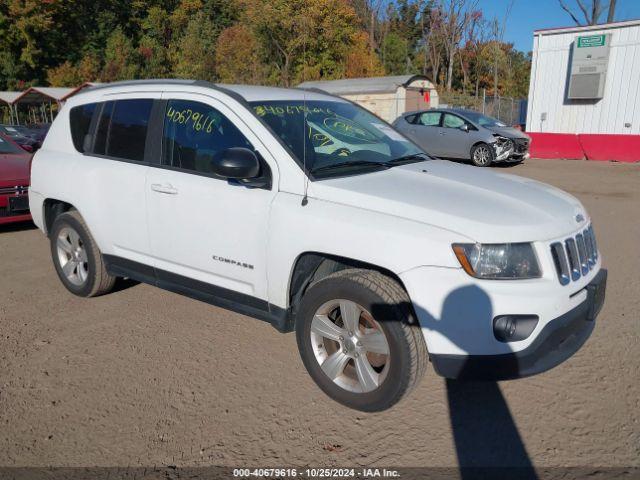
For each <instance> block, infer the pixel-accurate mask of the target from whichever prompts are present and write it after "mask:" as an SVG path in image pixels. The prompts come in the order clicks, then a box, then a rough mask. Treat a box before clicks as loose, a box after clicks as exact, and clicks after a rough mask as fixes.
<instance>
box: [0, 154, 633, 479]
mask: <svg viewBox="0 0 640 480" xmlns="http://www.w3.org/2000/svg"><path fill="white" fill-rule="evenodd" d="M497 170H499V171H501V172H505V173H513V174H517V175H523V176H528V177H532V178H535V179H539V180H542V181H545V182H548V183H551V184H553V185H556V186H558V187H560V188H562V189H565V190H567V191H569V192H570V193H572V194H574V195H576V196H577V197H578V198H580V199H581V200H582V202H583V203H584V204H585V206H586V207H587V209H588V210H589V212H590V213H591V214H592V217H593V219H594V224H595V228H596V234H597V237H598V241H599V244H600V248H601V250H602V252H603V256H604V262H605V266H606V267H607V268H608V269H609V282H608V292H607V302H606V305H605V308H604V310H603V312H602V313H601V316H600V317H599V319H598V324H597V326H596V330H595V331H594V334H593V335H592V337H591V339H590V340H589V341H588V343H587V344H586V345H585V347H584V348H583V349H582V350H581V351H580V352H578V354H577V355H576V356H574V357H573V358H572V359H571V360H569V361H568V362H566V363H565V364H563V365H561V366H559V367H557V368H556V369H554V370H552V371H550V372H547V373H545V374H542V375H539V376H536V377H532V378H529V379H523V380H517V381H512V382H501V383H499V384H495V383H484V384H478V383H468V384H462V383H457V382H445V381H444V380H443V379H442V378H440V377H438V376H436V375H435V373H434V372H433V370H430V371H429V372H428V374H427V376H426V377H425V379H424V380H423V382H422V383H421V384H420V386H419V387H418V388H417V389H416V390H415V391H414V392H413V394H412V396H411V397H410V398H409V399H408V400H406V401H404V402H403V403H400V404H399V405H397V406H396V407H395V408H394V409H392V410H390V411H387V412H384V413H379V414H363V413H359V412H355V411H352V410H349V409H346V408H344V407H342V406H340V405H338V404H337V403H334V402H332V401H331V400H329V399H328V398H327V397H325V396H324V395H323V394H322V392H321V391H320V390H319V389H318V388H317V387H316V386H315V385H314V384H313V383H312V381H311V379H310V378H309V376H308V375H307V373H306V371H305V370H304V368H303V366H302V363H301V361H300V359H299V357H298V352H297V348H296V344H295V338H294V335H293V334H287V335H281V334H279V333H277V332H276V330H275V329H273V328H272V327H271V326H269V325H267V324H265V323H262V322H259V321H256V320H252V319H249V318H246V317H243V316H242V315H238V314H234V313H229V312H227V311H224V310H221V309H218V308H215V307H211V306H208V305H206V304H203V303H199V302H197V301H194V300H190V299H187V298H183V297H180V296H178V295H174V294H172V293H168V292H164V291H161V290H159V289H156V288H153V287H150V286H146V285H133V286H132V285H125V286H124V287H128V288H122V289H121V290H120V291H118V292H116V293H113V294H110V295H107V296H104V297H101V298H97V299H90V300H84V299H80V298H76V297H73V296H71V295H70V294H68V293H67V291H66V290H65V289H64V288H63V286H62V285H61V283H60V282H59V281H58V279H57V277H56V274H55V272H54V269H53V266H52V264H51V260H50V257H49V249H48V248H49V247H48V242H47V240H46V239H45V237H44V236H43V235H42V234H41V233H40V232H39V231H38V230H35V229H34V228H33V226H30V225H22V226H19V227H6V226H5V227H0V255H1V256H0V292H2V293H1V294H0V295H1V296H0V465H4V466H45V465H56V466H81V465H84V466H126V465H129V466H136V465H146V466H149V465H178V466H181V465H182V466H187V465H189V466H204V465H222V466H232V467H245V466H303V465H313V466H324V465H326V466H332V465H335V466H364V465H367V466H368V465H374V466H380V467H384V466H396V467H402V466H453V467H455V466H458V465H466V466H469V465H471V466H488V465H491V466H505V465H519V466H527V465H531V464H533V465H535V466H539V467H553V466H596V467H608V466H636V467H638V466H640V424H639V421H640V404H639V403H640V401H639V399H640V382H639V380H640V376H639V374H638V372H639V371H640V355H639V353H640V352H639V349H638V346H639V344H638V339H639V337H640V326H639V323H638V312H639V311H640V275H639V273H638V272H639V271H640V260H639V259H640V256H639V255H638V245H639V241H640V208H639V207H640V165H624V164H614V163H597V162H596V163H591V162H584V161H548V160H547V161H544V160H539V161H529V162H527V163H525V164H524V165H518V166H515V167H512V168H501V169H497Z"/></svg>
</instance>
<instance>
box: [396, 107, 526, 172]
mask: <svg viewBox="0 0 640 480" xmlns="http://www.w3.org/2000/svg"><path fill="white" fill-rule="evenodd" d="M393 126H394V127H395V128H396V129H398V130H399V131H401V132H402V133H404V134H405V135H407V136H408V137H409V138H411V139H412V140H413V141H414V142H415V143H417V144H418V145H420V146H421V147H422V148H423V149H424V150H425V152H427V153H429V154H430V155H433V156H435V157H440V158H452V159H462V160H471V162H472V163H473V164H474V165H476V166H478V167H488V166H489V165H491V164H492V163H494V162H521V161H523V160H525V159H527V158H529V144H530V142H531V139H530V138H529V136H528V135H526V134H525V133H523V132H521V131H520V130H517V129H515V128H512V127H508V126H506V125H505V124H504V123H502V122H500V121H499V120H496V119H495V118H492V117H488V116H486V115H482V114H481V113H478V112H474V111H472V110H463V109H436V110H426V111H419V112H408V113H405V114H403V115H401V116H400V117H398V118H397V119H396V121H395V122H393Z"/></svg>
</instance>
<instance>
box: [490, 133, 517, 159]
mask: <svg viewBox="0 0 640 480" xmlns="http://www.w3.org/2000/svg"><path fill="white" fill-rule="evenodd" d="M493 136H494V137H495V139H496V141H495V142H494V143H493V150H494V152H495V161H497V162H500V161H503V160H508V159H509V158H510V157H511V155H513V151H514V144H513V140H511V139H510V138H507V137H503V136H502V135H497V134H494V135H493Z"/></svg>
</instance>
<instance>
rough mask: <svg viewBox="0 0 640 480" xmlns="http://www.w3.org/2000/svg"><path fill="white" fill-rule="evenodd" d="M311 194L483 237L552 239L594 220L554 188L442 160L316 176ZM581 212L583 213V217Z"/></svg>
mask: <svg viewBox="0 0 640 480" xmlns="http://www.w3.org/2000/svg"><path fill="white" fill-rule="evenodd" d="M310 196H313V197H316V198H318V199H321V200H325V201H328V202H334V203H341V204H345V205H350V206H353V207H356V208H364V209H367V210H373V211H378V212H382V213H385V214H389V215H394V216H398V217H402V218H406V219H410V220H414V221H418V222H421V223H425V224H429V225H433V226H436V227H439V228H443V229H446V230H450V231H454V232H456V233H459V234H461V235H464V236H466V237H468V238H470V239H472V240H474V241H476V242H481V243H504V242H530V241H536V240H549V239H554V238H558V237H561V236H563V235H565V234H567V233H570V232H573V231H575V230H577V229H578V228H579V227H580V226H584V225H586V223H587V222H588V221H589V220H588V215H587V214H586V212H585V210H584V207H583V206H582V205H581V204H580V202H579V201H578V200H577V199H575V198H574V197H572V196H571V195H569V194H567V193H565V192H563V191H562V190H559V189H557V188H555V187H552V186H549V185H546V184H544V183H540V182H537V181H535V180H530V179H528V178H521V177H517V176H514V175H506V174H502V173H495V172H493V171H490V170H488V169H483V168H477V167H471V166H468V165H460V164H456V163H452V162H448V161H442V160H431V161H426V162H420V163H414V164H410V165H404V166H399V167H395V168H390V169H388V170H383V171H379V172H374V173H367V174H362V175H354V176H351V177H343V178H334V179H325V180H320V181H316V182H313V184H312V191H311V192H310ZM578 214H581V215H582V216H583V217H584V220H583V221H582V222H581V223H580V224H579V223H577V221H576V215H578Z"/></svg>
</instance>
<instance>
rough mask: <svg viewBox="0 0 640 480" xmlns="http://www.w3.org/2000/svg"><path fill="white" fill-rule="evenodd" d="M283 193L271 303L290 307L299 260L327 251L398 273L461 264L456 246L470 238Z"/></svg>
mask: <svg viewBox="0 0 640 480" xmlns="http://www.w3.org/2000/svg"><path fill="white" fill-rule="evenodd" d="M301 200H302V197H300V196H299V195H295V194H289V193H283V192H281V193H279V194H278V195H277V196H276V198H275V200H274V203H273V205H272V209H271V218H270V222H269V235H268V237H269V239H268V245H267V259H268V260H267V275H268V277H267V278H268V294H269V302H270V303H272V304H274V305H277V306H279V307H282V308H287V306H288V288H287V287H288V285H289V282H290V279H291V274H292V271H293V267H294V265H295V263H296V260H297V258H298V257H299V256H300V255H302V254H303V253H306V252H315V253H323V254H327V255H333V256H339V257H344V258H349V259H352V260H357V261H359V262H364V263H369V264H372V265H376V266H378V267H381V268H384V269H386V270H389V271H391V272H393V273H395V274H397V275H399V274H400V273H402V272H404V271H407V270H410V269H412V268H416V267H419V266H439V267H450V268H460V265H459V263H458V261H457V259H456V258H455V255H454V253H453V250H452V249H451V244H452V243H455V242H468V241H470V239H469V238H467V237H464V236H462V235H460V234H458V233H454V232H450V231H447V230H444V229H441V228H437V227H434V226H431V225H425V224H423V223H420V222H416V221H413V220H408V219H405V218H401V217H397V216H392V215H388V214H383V213H380V212H375V211H371V210H367V209H365V208H357V207H352V206H347V205H341V204H336V203H333V202H327V201H323V200H318V199H313V198H312V199H309V202H308V203H307V205H306V206H302V204H301Z"/></svg>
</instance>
